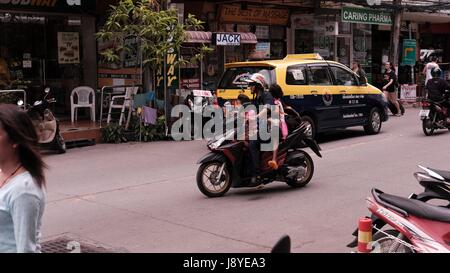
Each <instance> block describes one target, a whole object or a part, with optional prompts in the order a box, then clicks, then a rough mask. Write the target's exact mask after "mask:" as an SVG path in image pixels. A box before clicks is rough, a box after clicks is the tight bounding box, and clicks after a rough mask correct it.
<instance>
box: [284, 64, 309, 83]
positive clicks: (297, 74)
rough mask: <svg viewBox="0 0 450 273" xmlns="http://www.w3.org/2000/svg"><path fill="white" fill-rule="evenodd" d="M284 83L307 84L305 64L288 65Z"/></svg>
mask: <svg viewBox="0 0 450 273" xmlns="http://www.w3.org/2000/svg"><path fill="white" fill-rule="evenodd" d="M286 84H288V85H306V84H308V82H307V78H306V67H305V66H297V65H296V66H289V67H288V68H287V71H286Z"/></svg>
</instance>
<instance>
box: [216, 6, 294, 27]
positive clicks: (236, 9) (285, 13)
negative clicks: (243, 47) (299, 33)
mask: <svg viewBox="0 0 450 273" xmlns="http://www.w3.org/2000/svg"><path fill="white" fill-rule="evenodd" d="M219 21H221V22H223V23H244V24H261V25H281V26H285V25H287V24H288V22H289V10H287V9H270V8H259V7H251V6H248V8H247V9H245V10H243V9H241V6H240V5H239V6H236V5H222V6H221V7H220V17H219Z"/></svg>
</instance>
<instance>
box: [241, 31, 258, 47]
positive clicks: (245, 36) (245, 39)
mask: <svg viewBox="0 0 450 273" xmlns="http://www.w3.org/2000/svg"><path fill="white" fill-rule="evenodd" d="M239 34H241V44H257V43H258V38H257V37H256V35H255V34H253V33H251V32H239Z"/></svg>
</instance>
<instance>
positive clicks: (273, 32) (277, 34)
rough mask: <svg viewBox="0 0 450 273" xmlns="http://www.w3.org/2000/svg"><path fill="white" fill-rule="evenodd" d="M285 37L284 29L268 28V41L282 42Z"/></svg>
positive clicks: (277, 27)
mask: <svg viewBox="0 0 450 273" xmlns="http://www.w3.org/2000/svg"><path fill="white" fill-rule="evenodd" d="M285 37H286V29H285V28H284V27H280V26H271V27H270V39H272V40H283V39H285Z"/></svg>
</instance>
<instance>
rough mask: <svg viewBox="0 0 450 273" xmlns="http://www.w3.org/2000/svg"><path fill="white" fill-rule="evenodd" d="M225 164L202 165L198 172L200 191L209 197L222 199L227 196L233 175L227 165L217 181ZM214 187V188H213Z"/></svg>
mask: <svg viewBox="0 0 450 273" xmlns="http://www.w3.org/2000/svg"><path fill="white" fill-rule="evenodd" d="M222 164H223V162H219V161H213V162H206V163H203V164H202V165H200V167H199V168H198V171H197V186H198V189H199V190H200V191H201V192H202V193H203V194H204V195H206V196H208V197H221V196H223V195H225V194H226V193H227V192H228V191H229V190H230V187H231V173H230V171H229V170H228V166H226V165H225V168H224V169H223V173H222V176H221V177H220V179H219V181H216V180H217V178H216V176H218V175H219V172H220V168H221V167H222ZM211 186H212V188H211Z"/></svg>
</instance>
